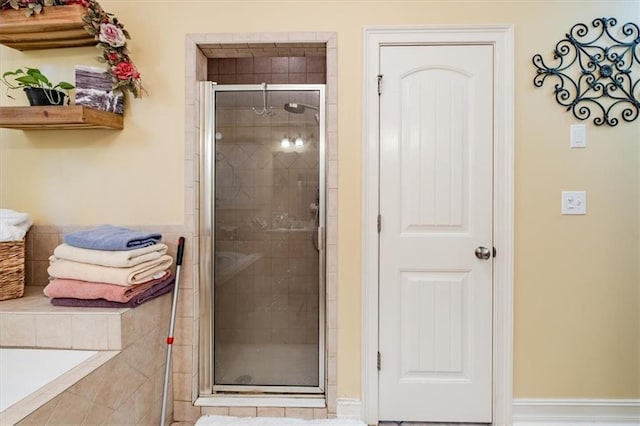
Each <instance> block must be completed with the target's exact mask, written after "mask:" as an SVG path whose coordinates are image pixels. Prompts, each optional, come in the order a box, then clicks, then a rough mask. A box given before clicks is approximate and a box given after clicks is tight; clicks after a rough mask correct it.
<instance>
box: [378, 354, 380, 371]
mask: <svg viewBox="0 0 640 426" xmlns="http://www.w3.org/2000/svg"><path fill="white" fill-rule="evenodd" d="M378 371H380V352H378Z"/></svg>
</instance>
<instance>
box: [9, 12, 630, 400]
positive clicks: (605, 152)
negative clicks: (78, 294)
mask: <svg viewBox="0 0 640 426" xmlns="http://www.w3.org/2000/svg"><path fill="white" fill-rule="evenodd" d="M173 3H177V4H179V7H171V4H170V3H169V2H164V1H159V0H158V1H151V0H149V1H144V2H143V1H136V2H131V1H116V0H102V1H101V4H102V5H103V6H104V7H105V9H107V10H108V11H110V12H112V13H115V14H116V15H117V16H118V17H119V18H120V19H121V20H122V22H124V23H125V25H126V27H127V29H128V30H129V31H130V33H131V34H132V36H133V40H132V41H131V42H130V48H131V52H132V57H133V59H134V60H135V62H136V64H137V65H138V66H139V68H140V70H141V72H142V74H143V79H144V85H145V87H146V89H147V90H148V92H149V95H148V97H146V98H145V99H142V100H132V101H131V102H130V104H129V108H128V112H127V115H126V122H125V129H124V130H123V131H120V132H118V131H102V130H100V131H95V130H94V131H58V132H21V131H10V130H1V131H0V205H2V207H5V208H12V209H15V210H19V211H27V212H29V213H31V214H32V215H33V217H34V218H35V220H36V221H37V223H39V224H58V225H64V224H74V225H87V224H97V223H118V224H132V225H137V224H146V225H153V224H167V225H170V224H180V223H182V222H183V216H184V184H185V182H184V177H183V176H184V165H183V157H184V154H183V152H184V115H185V114H184V87H185V84H184V67H185V64H184V37H185V34H187V33H207V32H269V31H273V32H282V31H336V32H337V34H338V100H339V104H338V109H339V116H338V119H339V145H340V148H339V164H340V168H339V186H340V198H339V213H338V214H339V237H338V238H339V240H338V241H339V253H340V254H341V255H340V258H339V336H338V339H339V347H338V396H343V397H358V396H359V395H360V349H359V348H360V314H361V312H360V261H361V253H360V236H361V235H360V234H361V233H360V222H361V221H360V215H361V209H360V206H361V194H360V188H361V172H362V168H361V150H362V72H363V71H362V59H363V46H362V30H363V27H365V26H368V25H403V24H435V23H437V24H442V23H451V24H452V23H457V24H468V23H477V24H482V23H512V24H514V25H515V34H516V43H515V50H516V52H515V53H516V68H515V71H516V102H515V106H516V112H515V117H516V142H515V143H516V163H515V169H516V182H515V183H516V209H515V213H516V218H515V219H516V230H515V231H516V236H515V238H516V264H515V360H514V375H515V384H514V393H515V396H516V397H566V398H572V397H593V398H600V397H610V398H627V397H628V398H638V397H640V361H639V360H640V348H639V346H640V317H639V312H640V294H639V287H640V270H639V267H638V264H639V263H640V262H638V260H639V259H640V250H639V245H640V236H639V223H640V200H639V192H640V191H639V189H640V176H639V171H640V165H639V160H640V150H639V148H638V145H639V144H640V120H637V121H635V122H634V123H632V124H628V123H622V124H620V125H618V126H617V127H616V128H595V127H594V126H593V125H592V124H589V125H588V126H587V131H588V148H587V149H585V150H570V149H569V148H568V140H567V135H568V132H569V125H570V124H571V123H573V122H574V120H572V118H571V116H570V114H569V113H567V112H565V111H564V110H563V109H562V108H561V107H559V106H558V105H557V104H556V103H555V101H554V100H553V97H552V95H551V93H550V90H551V89H550V87H549V85H546V86H545V87H544V88H542V89H536V88H534V87H533V85H532V82H531V80H532V78H533V76H534V68H533V66H532V65H531V57H532V56H533V54H535V53H542V54H543V55H544V57H545V58H546V59H548V57H549V52H550V51H551V49H552V48H553V46H554V45H555V43H556V42H557V41H558V40H559V39H560V38H561V37H563V35H564V34H565V32H566V31H568V30H569V28H571V26H572V25H573V24H575V23H577V22H590V21H591V20H592V19H594V18H596V17H602V16H613V17H617V18H618V19H619V21H620V22H621V23H623V22H628V21H631V20H634V21H636V22H638V21H640V13H639V5H638V2H637V1H581V2H573V1H564V2H561V1H556V2H527V1H512V2H487V1H480V0H478V1H466V2H455V1H446V2H445V1H443V2H435V1H404V2H402V1H393V2H391V1H385V2H383V1H379V2H360V1H341V2H333V1H332V2H329V1H323V2H316V1H304V0H303V1H298V2H285V1H279V2H276V1H255V2H244V1H236V2H226V1H219V2H216V1H208V2H207V1H182V2H173ZM95 52H96V51H95V50H94V49H93V48H74V49H62V50H54V51H37V52H24V53H21V52H17V51H14V50H10V49H8V48H4V47H0V64H1V65H0V71H1V72H4V71H7V70H12V69H15V68H17V67H19V66H34V65H35V66H41V67H42V68H44V69H45V70H46V71H48V72H49V73H50V74H51V76H52V77H53V78H60V79H73V66H74V65H75V64H93V63H94V61H93V57H94V56H95ZM18 103H20V102H14V101H11V100H10V99H7V98H5V97H4V96H3V97H2V98H1V100H0V104H2V105H15V104H18ZM575 189H578V190H579V189H584V190H587V191H588V207H589V212H588V214H587V215H586V216H582V217H567V216H561V215H560V214H559V211H560V191H561V190H575Z"/></svg>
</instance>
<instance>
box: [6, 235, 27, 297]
mask: <svg viewBox="0 0 640 426" xmlns="http://www.w3.org/2000/svg"><path fill="white" fill-rule="evenodd" d="M24 253H25V248H24V241H4V242H0V300H7V299H17V298H18V297H22V296H23V295H24Z"/></svg>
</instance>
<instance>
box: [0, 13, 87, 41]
mask: <svg viewBox="0 0 640 426" xmlns="http://www.w3.org/2000/svg"><path fill="white" fill-rule="evenodd" d="M86 13H87V9H86V8H84V7H82V6H80V5H68V6H46V7H44V8H43V10H42V12H41V13H37V14H34V15H32V16H29V17H26V16H25V12H24V9H19V10H2V11H0V44H3V45H5V46H8V47H11V48H13V49H18V50H36V49H57V48H63V47H78V46H94V45H96V43H97V42H96V40H95V39H94V38H93V36H91V35H89V33H87V31H86V30H85V29H84V26H85V25H86V23H85V22H84V21H83V20H82V18H83V16H84V15H86Z"/></svg>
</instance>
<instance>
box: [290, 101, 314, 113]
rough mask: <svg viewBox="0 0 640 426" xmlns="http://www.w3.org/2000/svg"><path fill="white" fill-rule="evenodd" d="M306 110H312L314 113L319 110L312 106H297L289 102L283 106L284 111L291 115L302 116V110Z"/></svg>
mask: <svg viewBox="0 0 640 426" xmlns="http://www.w3.org/2000/svg"><path fill="white" fill-rule="evenodd" d="M307 108H309V109H313V110H316V111H318V110H319V108H318V107H314V106H313V105H306V104H298V103H295V102H289V103H288V104H284V109H285V111H287V112H291V113H293V114H302V113H303V112H304V110H306V109H307Z"/></svg>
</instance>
